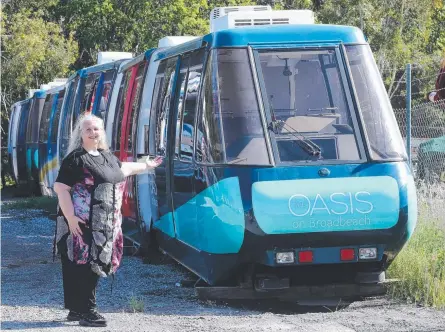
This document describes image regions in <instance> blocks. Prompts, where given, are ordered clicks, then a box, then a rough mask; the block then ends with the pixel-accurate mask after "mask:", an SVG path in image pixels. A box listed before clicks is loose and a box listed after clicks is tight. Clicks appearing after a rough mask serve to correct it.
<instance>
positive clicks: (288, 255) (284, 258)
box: [275, 251, 295, 264]
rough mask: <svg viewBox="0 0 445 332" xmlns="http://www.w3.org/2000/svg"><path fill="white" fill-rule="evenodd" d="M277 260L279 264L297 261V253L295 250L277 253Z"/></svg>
mask: <svg viewBox="0 0 445 332" xmlns="http://www.w3.org/2000/svg"><path fill="white" fill-rule="evenodd" d="M275 260H276V262H277V263H278V264H289V263H293V262H295V254H294V252H293V251H287V252H277V253H275Z"/></svg>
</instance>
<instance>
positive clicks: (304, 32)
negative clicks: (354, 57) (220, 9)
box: [155, 24, 367, 60]
mask: <svg viewBox="0 0 445 332" xmlns="http://www.w3.org/2000/svg"><path fill="white" fill-rule="evenodd" d="M303 43H305V44H306V43H310V44H314V46H315V45H318V44H323V45H325V44H339V43H343V44H366V43H367V42H366V39H365V36H364V35H363V32H362V31H361V30H360V29H359V28H356V27H352V26H344V25H330V24H294V25H275V26H271V25H266V26H261V27H246V28H241V29H240V28H237V29H227V30H221V31H216V32H212V33H209V34H207V35H205V36H203V37H198V38H196V39H194V40H192V41H190V42H187V43H184V44H181V45H178V46H173V47H170V48H168V49H165V50H159V51H158V52H157V54H156V58H155V60H161V59H164V58H169V57H171V56H175V55H178V54H181V53H185V52H189V51H193V50H195V49H197V48H200V47H202V46H204V45H205V46H207V47H208V48H215V47H247V46H255V47H261V46H266V45H269V46H270V45H273V46H274V47H276V46H279V45H280V44H283V46H284V45H285V44H286V45H289V44H303Z"/></svg>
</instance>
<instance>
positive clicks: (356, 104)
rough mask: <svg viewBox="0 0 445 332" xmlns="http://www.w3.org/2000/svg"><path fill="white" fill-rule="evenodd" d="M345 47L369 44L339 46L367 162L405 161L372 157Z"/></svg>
mask: <svg viewBox="0 0 445 332" xmlns="http://www.w3.org/2000/svg"><path fill="white" fill-rule="evenodd" d="M346 46H367V47H370V46H369V44H367V43H348V44H341V48H340V51H341V53H342V55H343V59H344V60H343V61H344V63H345V68H346V70H347V73H348V75H347V78H348V84H349V87H350V89H351V93H352V95H353V101H354V107H355V109H356V112H357V114H358V117H359V119H360V121H359V126H360V130H361V134H362V137H363V140H364V141H365V142H364V144H365V146H366V156H367V160H368V161H372V162H373V163H387V162H400V161H407V158H403V157H386V158H382V159H375V158H373V157H372V155H373V152H372V151H373V149H372V148H371V142H370V139H369V136H368V133H367V129H366V124H365V120H364V117H363V113H362V110H361V107H360V102H359V100H360V99H359V97H358V93H357V89H356V87H355V83H354V78H353V75H352V69H351V65H350V64H349V58H348V54H347V50H346Z"/></svg>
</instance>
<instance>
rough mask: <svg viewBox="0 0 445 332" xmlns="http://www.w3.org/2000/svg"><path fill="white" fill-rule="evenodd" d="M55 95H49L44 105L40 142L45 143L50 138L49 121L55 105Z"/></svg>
mask: <svg viewBox="0 0 445 332" xmlns="http://www.w3.org/2000/svg"><path fill="white" fill-rule="evenodd" d="M53 100H54V95H47V96H46V98H45V104H44V105H43V111H42V116H41V117H40V128H39V129H40V132H39V142H41V143H44V142H46V141H47V140H48V129H49V121H50V118H51V110H52V106H53Z"/></svg>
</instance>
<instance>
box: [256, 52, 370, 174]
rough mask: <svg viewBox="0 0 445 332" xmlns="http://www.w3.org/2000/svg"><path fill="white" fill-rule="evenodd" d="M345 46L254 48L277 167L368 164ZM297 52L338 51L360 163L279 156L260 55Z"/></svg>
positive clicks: (336, 53) (257, 72) (341, 77)
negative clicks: (285, 159) (351, 87)
mask: <svg viewBox="0 0 445 332" xmlns="http://www.w3.org/2000/svg"><path fill="white" fill-rule="evenodd" d="M341 45H342V44H340V45H339V44H328V45H322V46H314V45H298V46H295V47H292V48H283V47H276V48H275V47H265V48H263V47H261V48H254V49H253V57H254V61H255V68H256V74H257V76H258V83H259V87H260V93H261V101H262V103H263V105H264V111H265V119H266V121H267V129H268V130H267V136H268V137H269V138H270V142H271V147H272V151H273V158H274V164H275V165H279V166H302V165H307V166H320V165H345V164H362V163H366V162H367V161H368V154H367V151H366V149H365V145H364V144H365V142H364V141H366V138H365V136H363V131H362V126H361V124H360V123H361V119H360V118H359V113H358V112H357V109H356V108H355V107H354V106H355V105H354V98H353V95H352V94H351V90H350V86H349V81H348V75H347V72H346V67H345V66H346V58H345V57H344V56H343V54H342V53H341V50H340V49H341V47H340V46H341ZM291 50H292V51H296V52H299V51H300V52H304V51H325V50H334V51H335V57H336V60H337V63H338V69H339V76H338V78H339V81H340V83H341V85H342V88H343V91H344V95H345V105H346V107H348V110H349V114H350V116H351V121H352V125H353V129H354V136H355V140H356V143H357V152H358V154H359V158H358V159H357V160H339V159H331V160H324V159H321V160H299V161H298V160H296V161H281V160H280V156H279V150H278V145H277V140H276V137H275V133H274V131H273V130H272V127H271V126H270V125H269V124H270V123H271V121H272V114H271V111H270V110H271V107H270V103H269V100H268V98H267V90H266V86H265V83H264V77H263V73H262V69H261V62H260V57H259V53H260V52H279V51H283V52H286V51H291Z"/></svg>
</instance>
